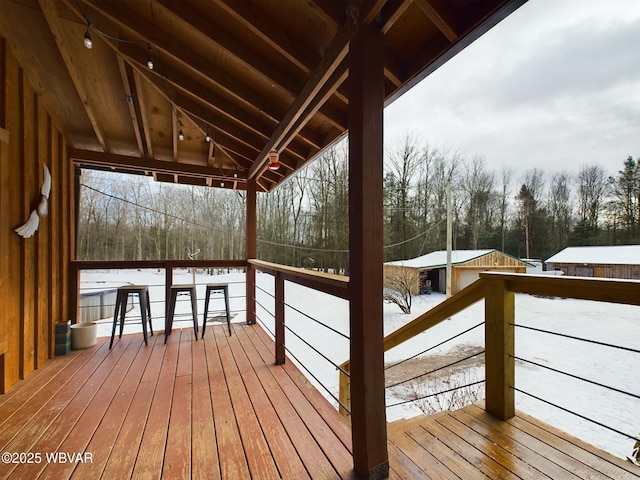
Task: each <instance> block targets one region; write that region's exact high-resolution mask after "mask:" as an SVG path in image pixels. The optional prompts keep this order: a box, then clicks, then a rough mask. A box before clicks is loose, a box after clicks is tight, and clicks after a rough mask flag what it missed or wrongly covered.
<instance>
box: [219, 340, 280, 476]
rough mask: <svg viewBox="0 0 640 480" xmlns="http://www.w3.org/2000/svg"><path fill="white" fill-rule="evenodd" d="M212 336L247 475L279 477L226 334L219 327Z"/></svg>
mask: <svg viewBox="0 0 640 480" xmlns="http://www.w3.org/2000/svg"><path fill="white" fill-rule="evenodd" d="M213 331H214V332H217V333H216V334H215V335H214V337H213V338H215V340H216V344H217V345H218V352H219V354H220V361H221V363H222V365H223V369H224V376H225V378H226V380H227V386H228V388H229V395H230V396H231V404H232V406H233V410H234V412H235V417H236V422H237V424H238V430H239V431H240V436H241V438H242V444H243V445H244V449H245V452H246V458H247V463H248V464H249V471H250V472H251V478H264V479H272V478H279V474H278V468H277V466H276V463H275V460H274V458H273V456H272V454H271V450H270V449H269V444H268V443H267V440H266V438H265V436H264V433H263V431H262V428H261V426H260V422H259V420H258V417H257V416H256V413H255V411H254V410H253V406H252V404H251V398H250V397H249V394H248V393H247V389H246V386H245V384H244V381H243V379H242V375H241V374H240V371H239V369H238V365H236V362H235V359H234V357H233V353H232V351H231V346H230V345H229V343H228V341H227V337H226V336H225V335H224V332H222V330H220V329H213Z"/></svg>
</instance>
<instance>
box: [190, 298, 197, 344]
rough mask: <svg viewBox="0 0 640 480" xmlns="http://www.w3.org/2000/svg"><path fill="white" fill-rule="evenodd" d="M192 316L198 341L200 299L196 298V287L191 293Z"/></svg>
mask: <svg viewBox="0 0 640 480" xmlns="http://www.w3.org/2000/svg"><path fill="white" fill-rule="evenodd" d="M191 315H192V316H193V334H194V335H195V336H196V342H197V341H198V299H197V298H196V287H193V290H192V291H191Z"/></svg>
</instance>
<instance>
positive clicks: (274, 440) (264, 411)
mask: <svg viewBox="0 0 640 480" xmlns="http://www.w3.org/2000/svg"><path fill="white" fill-rule="evenodd" d="M218 330H219V329H218ZM238 336H239V334H236V335H233V336H231V337H227V341H228V342H229V345H230V346H231V351H232V353H233V356H234V358H235V361H236V364H237V365H238V370H239V371H240V375H241V376H242V378H243V381H244V384H245V387H246V388H247V392H248V393H249V397H250V398H251V403H252V404H253V408H254V411H255V413H256V416H257V418H258V421H259V422H260V426H261V427H262V431H263V432H264V435H265V437H266V439H267V443H268V444H269V447H270V449H271V454H272V455H273V458H274V460H275V462H276V466H277V467H278V471H279V472H280V476H281V477H282V478H299V479H303V478H309V474H308V473H307V470H306V468H305V466H304V464H303V463H302V460H301V459H300V455H299V453H298V452H297V451H296V448H295V447H294V445H293V443H292V442H291V438H290V437H289V434H288V433H287V430H286V428H285V427H284V425H283V422H282V421H281V417H280V416H279V415H278V412H277V411H276V408H280V407H281V405H280V404H278V405H274V404H272V402H274V401H276V399H275V398H270V397H269V396H268V395H267V393H266V391H265V388H264V386H263V384H262V380H261V379H259V378H258V374H260V377H261V378H267V377H268V376H270V373H269V368H277V367H276V366H271V367H270V366H267V365H266V364H264V363H262V362H260V363H256V364H253V363H251V362H250V361H249V359H248V357H247V355H248V353H247V349H250V348H251V347H249V346H248V345H246V344H245V345H242V344H241V343H240V341H239V338H238ZM284 402H285V405H286V404H287V403H288V402H287V401H286V399H284ZM282 413H283V412H282ZM293 414H294V415H295V412H293ZM282 416H283V417H285V415H282ZM285 420H286V419H285ZM314 443H315V442H314ZM303 447H304V446H303ZM333 474H334V478H335V472H334V473H333Z"/></svg>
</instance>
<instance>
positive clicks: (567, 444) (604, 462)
mask: <svg viewBox="0 0 640 480" xmlns="http://www.w3.org/2000/svg"><path fill="white" fill-rule="evenodd" d="M508 422H509V423H510V424H511V425H514V426H516V427H518V428H520V429H522V430H525V431H527V432H531V434H532V435H534V436H535V437H536V438H538V439H540V440H541V441H543V442H545V443H547V444H548V445H550V446H552V447H553V448H555V449H556V450H559V451H561V452H564V453H565V454H567V455H570V456H571V457H573V458H575V459H576V460H578V461H579V462H581V463H584V464H585V465H588V466H589V467H591V468H593V469H594V470H597V471H598V472H600V473H601V475H603V476H605V477H607V478H615V479H618V480H627V479H629V480H631V479H637V478H640V472H634V471H633V469H634V468H635V467H634V466H633V465H631V464H630V463H629V465H628V466H627V465H625V462H624V461H623V460H620V459H618V458H616V457H614V456H613V455H611V454H608V453H606V452H604V451H601V450H599V449H596V448H595V447H594V446H592V445H590V444H588V443H586V442H583V441H581V440H578V439H576V438H573V437H571V436H570V435H568V434H566V433H565V432H562V437H559V436H558V435H557V430H554V429H550V428H549V427H548V426H547V425H546V424H544V423H543V422H540V421H538V420H537V419H535V418H533V417H530V416H529V415H526V414H524V413H521V412H519V413H518V415H517V416H516V417H514V418H511V419H510V420H508ZM636 470H638V469H636Z"/></svg>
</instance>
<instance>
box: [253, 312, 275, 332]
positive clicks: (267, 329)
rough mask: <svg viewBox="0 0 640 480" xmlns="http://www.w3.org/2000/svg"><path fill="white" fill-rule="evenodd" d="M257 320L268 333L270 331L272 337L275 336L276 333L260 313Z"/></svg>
mask: <svg viewBox="0 0 640 480" xmlns="http://www.w3.org/2000/svg"><path fill="white" fill-rule="evenodd" d="M256 320H257V321H258V323H259V324H260V325H262V328H264V329H265V330H266V331H267V333H269V335H271V336H272V337H274V338H275V336H276V334H275V333H273V332H272V331H271V329H270V328H269V327H267V325H266V323H264V322H263V321H262V319H261V318H260V316H259V315H258V314H256Z"/></svg>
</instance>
